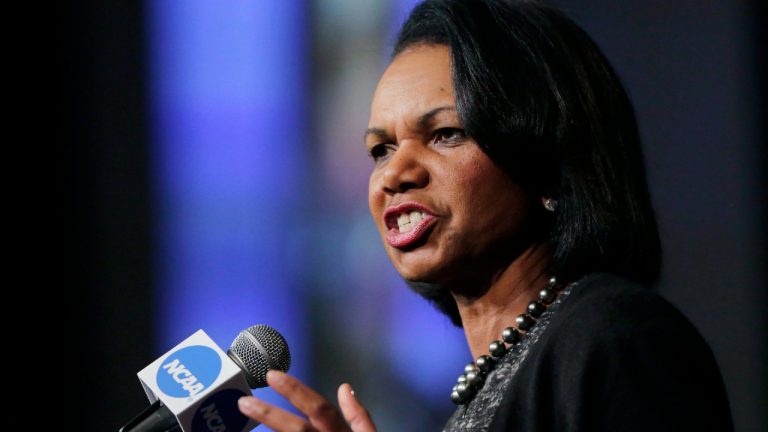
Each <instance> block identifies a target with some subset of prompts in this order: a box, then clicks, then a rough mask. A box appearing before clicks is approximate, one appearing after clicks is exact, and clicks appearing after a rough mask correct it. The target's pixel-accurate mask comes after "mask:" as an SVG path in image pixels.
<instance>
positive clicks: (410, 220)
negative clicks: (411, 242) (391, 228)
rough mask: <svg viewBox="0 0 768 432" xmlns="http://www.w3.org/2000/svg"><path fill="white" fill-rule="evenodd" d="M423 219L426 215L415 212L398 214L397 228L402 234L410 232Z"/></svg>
mask: <svg viewBox="0 0 768 432" xmlns="http://www.w3.org/2000/svg"><path fill="white" fill-rule="evenodd" d="M425 217H427V214H426V213H422V212H420V211H417V210H414V211H412V212H410V213H400V216H398V217H397V227H398V229H399V230H400V232H403V233H404V232H408V231H411V230H412V229H413V228H414V227H415V226H416V225H418V223H419V222H421V220H422V219H423V218H425Z"/></svg>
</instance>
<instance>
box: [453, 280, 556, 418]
mask: <svg viewBox="0 0 768 432" xmlns="http://www.w3.org/2000/svg"><path fill="white" fill-rule="evenodd" d="M562 289H563V287H562V286H561V285H558V283H557V279H556V278H555V277H552V278H550V279H549V283H548V284H547V287H546V288H544V289H543V290H541V291H539V299H538V300H534V301H532V302H531V303H530V304H528V312H527V313H524V314H520V315H518V316H517V318H516V319H515V323H516V324H517V327H507V328H505V329H504V331H502V332H501V340H495V341H493V342H491V343H490V345H488V351H490V356H488V355H481V356H480V357H478V358H477V360H475V361H474V362H473V363H470V364H468V365H467V366H466V367H465V368H464V373H463V374H461V376H459V379H458V382H457V383H456V385H454V386H453V389H452V390H451V401H452V402H453V403H455V404H456V405H466V404H468V403H469V402H470V401H471V400H472V399H473V398H474V397H475V395H476V394H477V393H478V392H479V391H480V389H481V388H482V387H483V384H484V383H485V378H486V377H487V376H488V374H489V373H490V372H491V371H492V370H493V367H494V366H495V365H496V363H497V362H498V360H499V359H501V358H502V357H504V355H505V354H506V353H507V351H509V349H510V348H511V347H512V346H514V345H516V344H518V343H520V340H521V339H522V337H523V336H524V335H525V334H527V332H528V331H529V330H530V329H531V328H532V327H533V326H534V325H535V324H536V320H538V319H539V317H541V314H543V313H544V311H545V310H547V307H548V306H549V305H551V304H552V302H554V301H555V299H556V298H557V296H558V294H559V293H560V291H562ZM521 332H522V333H521ZM506 344H508V345H510V346H509V348H508V347H507V345H506Z"/></svg>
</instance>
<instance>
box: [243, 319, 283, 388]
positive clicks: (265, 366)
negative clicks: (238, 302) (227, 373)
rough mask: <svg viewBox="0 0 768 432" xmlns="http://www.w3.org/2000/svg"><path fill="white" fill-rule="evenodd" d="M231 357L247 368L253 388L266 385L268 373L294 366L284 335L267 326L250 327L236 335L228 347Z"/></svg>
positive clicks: (246, 371) (248, 377)
mask: <svg viewBox="0 0 768 432" xmlns="http://www.w3.org/2000/svg"><path fill="white" fill-rule="evenodd" d="M228 354H230V356H234V357H236V359H237V360H239V362H238V361H236V362H237V363H240V366H241V367H243V368H244V372H245V376H246V378H247V380H248V385H250V386H251V388H257V387H265V386H266V385H267V371H269V370H270V369H278V370H281V371H283V372H287V371H288V368H289V367H290V366H291V353H290V352H289V351H288V344H287V343H286V342H285V339H284V338H283V335H281V334H280V333H278V332H277V330H275V329H273V328H272V327H270V326H268V325H264V324H259V325H255V326H251V327H248V328H247V329H245V330H243V331H241V332H240V334H238V335H237V337H236V338H235V340H234V342H232V346H230V347H229V352H228Z"/></svg>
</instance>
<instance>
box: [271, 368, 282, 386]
mask: <svg viewBox="0 0 768 432" xmlns="http://www.w3.org/2000/svg"><path fill="white" fill-rule="evenodd" d="M267 380H268V381H272V383H274V384H280V383H282V382H283V381H284V380H285V374H284V373H283V372H281V371H279V370H275V369H271V370H269V371H267Z"/></svg>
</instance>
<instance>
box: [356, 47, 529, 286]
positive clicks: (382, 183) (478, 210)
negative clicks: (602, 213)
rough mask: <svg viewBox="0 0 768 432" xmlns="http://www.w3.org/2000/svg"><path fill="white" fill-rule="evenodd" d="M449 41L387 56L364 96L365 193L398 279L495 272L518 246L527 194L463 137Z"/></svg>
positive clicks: (477, 277) (456, 280)
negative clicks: (369, 163) (370, 163)
mask: <svg viewBox="0 0 768 432" xmlns="http://www.w3.org/2000/svg"><path fill="white" fill-rule="evenodd" d="M455 107H456V100H455V98H454V94H453V88H452V84H451V72H450V57H449V49H448V47H446V46H443V45H419V46H415V47H412V48H409V49H407V50H405V51H403V52H402V53H400V54H399V55H398V56H397V57H395V58H394V60H393V61H392V63H391V64H390V65H389V67H388V68H387V70H386V71H385V72H384V75H383V76H382V77H381V80H380V81H379V84H378V87H377V88H376V92H375V93H374V96H373V103H372V106H371V118H370V121H369V124H368V130H367V131H366V136H365V143H366V146H367V148H368V150H369V151H370V153H371V155H372V156H373V158H374V161H375V166H374V169H373V172H372V173H371V179H370V183H369V189H368V201H369V206H370V210H371V214H372V215H373V219H374V220H375V221H376V224H377V226H378V229H379V232H380V233H381V236H382V238H383V240H384V247H385V249H386V250H387V254H388V255H389V257H390V259H391V260H392V262H393V263H394V265H395V267H396V268H397V271H398V272H399V273H400V275H401V276H402V277H403V278H405V279H406V280H410V281H418V282H429V283H437V284H441V285H444V286H448V287H450V286H452V285H457V284H466V283H472V282H474V281H478V282H479V281H484V280H487V278H489V277H490V278H492V277H494V276H496V275H497V274H498V273H499V272H500V271H502V270H503V269H504V268H506V266H507V265H509V263H510V262H511V260H513V259H514V258H515V255H516V254H517V253H519V250H520V249H519V246H520V245H519V243H520V239H521V238H523V237H525V236H523V235H522V234H523V233H522V231H523V228H524V223H525V221H526V220H527V216H528V214H529V213H530V211H531V208H532V204H533V201H532V199H531V197H530V196H529V195H528V194H527V193H526V192H525V191H524V190H523V188H522V187H520V186H519V185H518V184H517V183H515V182H513V181H512V179H511V178H510V177H509V176H508V175H507V174H506V173H504V172H503V171H502V170H501V169H500V168H499V167H498V166H496V165H495V164H494V163H493V162H492V161H491V160H490V159H489V158H488V156H487V155H486V154H485V153H483V152H482V151H481V150H480V148H479V147H478V146H477V144H476V143H475V142H474V141H473V140H472V138H471V137H467V136H465V135H464V132H463V128H462V125H461V123H460V122H459V117H458V115H457V113H456V109H455Z"/></svg>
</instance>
